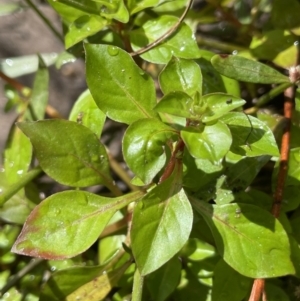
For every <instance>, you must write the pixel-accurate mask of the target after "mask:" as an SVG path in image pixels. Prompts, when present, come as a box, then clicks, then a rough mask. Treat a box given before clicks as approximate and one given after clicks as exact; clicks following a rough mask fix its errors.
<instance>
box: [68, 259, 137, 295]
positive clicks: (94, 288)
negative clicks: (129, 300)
mask: <svg viewBox="0 0 300 301" xmlns="http://www.w3.org/2000/svg"><path fill="white" fill-rule="evenodd" d="M130 264H131V263H130V262H127V263H125V264H124V265H123V266H121V267H120V268H118V269H115V270H113V271H110V272H108V273H107V272H106V271H103V274H102V275H100V276H98V277H96V278H95V279H93V280H92V281H90V282H88V283H86V284H84V285H83V286H81V287H80V288H78V289H77V290H76V291H74V292H73V293H72V294H70V295H69V296H67V297H66V298H65V301H78V300H80V299H82V298H83V299H86V300H89V301H100V300H104V298H105V297H106V296H107V295H108V293H109V292H110V291H111V289H112V288H113V287H114V286H116V284H117V283H118V281H119V279H120V278H121V277H122V275H123V274H124V272H125V271H126V269H127V268H128V266H129V265H130Z"/></svg>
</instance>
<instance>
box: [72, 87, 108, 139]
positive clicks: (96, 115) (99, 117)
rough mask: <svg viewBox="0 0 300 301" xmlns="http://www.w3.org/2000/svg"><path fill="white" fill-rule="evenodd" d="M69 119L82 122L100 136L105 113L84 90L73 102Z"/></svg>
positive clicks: (87, 91) (88, 92)
mask: <svg viewBox="0 0 300 301" xmlns="http://www.w3.org/2000/svg"><path fill="white" fill-rule="evenodd" d="M69 120H71V121H77V122H78V123H81V124H83V125H84V126H86V127H87V128H89V129H90V130H91V131H92V132H94V133H95V134H96V135H97V137H100V135H101V133H102V129H103V126H104V123H105V114H104V113H103V112H102V111H101V110H99V108H98V107H97V105H96V104H95V101H94V99H93V97H92V95H91V93H90V91H89V90H86V91H85V92H83V93H82V94H81V95H80V96H79V98H78V99H77V101H76V102H75V104H74V106H73V108H72V111H71V113H70V116H69Z"/></svg>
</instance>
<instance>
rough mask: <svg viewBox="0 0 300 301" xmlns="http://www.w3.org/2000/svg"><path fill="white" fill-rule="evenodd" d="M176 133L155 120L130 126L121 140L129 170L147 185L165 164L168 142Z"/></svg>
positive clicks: (140, 121)
mask: <svg viewBox="0 0 300 301" xmlns="http://www.w3.org/2000/svg"><path fill="white" fill-rule="evenodd" d="M176 135H178V133H177V132H176V131H175V130H174V129H173V128H171V127H169V126H167V125H165V124H164V123H162V122H161V121H159V120H157V119H141V120H138V121H136V122H134V123H133V124H131V125H130V126H129V127H128V129H127V130H126V132H125V135H124V138H123V155H124V159H125V161H126V163H127V164H128V166H129V168H130V169H131V170H132V171H133V172H134V173H135V174H136V175H137V176H138V177H139V178H140V179H141V180H142V181H143V182H144V183H145V184H149V183H150V182H151V181H152V179H153V178H154V177H155V175H156V174H157V173H158V172H159V171H160V170H161V169H162V167H163V166H164V165H165V162H166V154H165V150H164V146H165V144H166V143H167V142H168V140H170V139H172V138H176Z"/></svg>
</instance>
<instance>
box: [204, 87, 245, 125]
mask: <svg viewBox="0 0 300 301" xmlns="http://www.w3.org/2000/svg"><path fill="white" fill-rule="evenodd" d="M201 101H202V102H204V103H206V104H207V112H205V113H204V114H203V115H202V116H201V120H202V122H204V123H206V122H210V121H213V120H217V119H219V118H220V117H222V116H223V115H225V114H226V113H228V112H230V111H232V110H234V109H237V108H240V107H242V106H243V105H244V104H245V103H246V101H245V100H244V99H241V98H239V97H235V96H232V95H229V94H224V93H212V94H207V95H204V96H202V97H201Z"/></svg>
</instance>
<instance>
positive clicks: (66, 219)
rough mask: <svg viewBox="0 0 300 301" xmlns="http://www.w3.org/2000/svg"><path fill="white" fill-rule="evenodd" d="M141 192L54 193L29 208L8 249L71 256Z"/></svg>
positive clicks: (34, 255)
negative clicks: (105, 194) (116, 194)
mask: <svg viewBox="0 0 300 301" xmlns="http://www.w3.org/2000/svg"><path fill="white" fill-rule="evenodd" d="M142 195H143V193H142V192H134V193H131V194H127V195H126V196H122V197H118V198H106V197H101V196H97V195H95V194H92V193H89V192H86V191H79V190H78V191H64V192H60V193H57V194H54V195H52V196H50V197H48V198H47V199H45V200H44V201H42V202H41V203H40V204H39V205H38V206H36V207H35V209H34V210H33V211H32V212H31V214H30V216H29V217H28V219H27V221H26V223H25V224H24V227H23V229H22V232H21V234H20V235H19V237H18V239H17V240H16V242H15V244H14V246H13V248H12V252H14V253H17V254H22V255H27V256H33V257H41V258H44V259H56V260H58V259H64V258H70V257H74V256H76V255H78V254H80V253H82V252H84V251H85V250H87V249H88V248H89V247H90V246H91V245H92V244H93V243H94V242H95V241H96V240H97V239H98V238H99V235H100V234H101V232H102V231H103V229H104V228H105V227H106V225H107V223H108V222H109V220H110V219H111V218H112V216H113V215H114V214H115V213H116V211H117V210H119V209H121V208H123V207H125V206H126V205H128V204H129V203H131V202H133V201H136V200H138V199H139V198H140V197H141V196H142ZM87 233H88V235H87ZM62 242H63V243H62Z"/></svg>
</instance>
